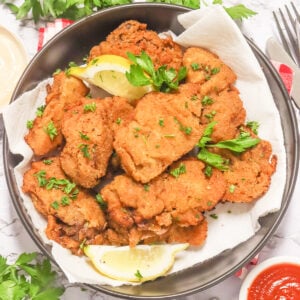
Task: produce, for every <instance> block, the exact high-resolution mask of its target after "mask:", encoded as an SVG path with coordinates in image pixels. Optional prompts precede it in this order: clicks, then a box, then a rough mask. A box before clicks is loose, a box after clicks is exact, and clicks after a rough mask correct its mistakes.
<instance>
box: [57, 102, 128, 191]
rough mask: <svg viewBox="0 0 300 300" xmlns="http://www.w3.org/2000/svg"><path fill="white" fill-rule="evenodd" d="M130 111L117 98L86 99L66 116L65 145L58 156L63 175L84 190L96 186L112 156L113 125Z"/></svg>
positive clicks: (64, 128)
mask: <svg viewBox="0 0 300 300" xmlns="http://www.w3.org/2000/svg"><path fill="white" fill-rule="evenodd" d="M132 110H133V108H132V107H131V106H130V105H129V104H128V103H127V101H126V99H123V98H120V97H114V98H105V99H85V101H84V102H83V103H82V104H81V105H78V106H76V107H73V108H72V109H70V110H69V111H68V112H66V113H65V115H64V118H63V121H62V134H63V136H64V137H65V139H66V144H65V146H64V148H63V150H62V152H61V154H60V162H61V166H62V169H63V170H64V172H65V173H66V174H67V175H68V176H69V177H70V178H71V179H72V180H73V181H74V182H75V183H76V184H79V185H81V186H83V187H85V188H92V187H94V186H95V185H97V184H98V183H99V181H100V178H101V177H103V176H104V175H105V174H106V169H107V165H108V161H109V158H110V156H111V154H112V150H113V147H112V143H113V133H112V126H113V124H115V125H114V126H117V124H116V120H118V118H120V119H123V120H124V119H125V118H126V116H127V114H129V113H130V112H131V111H132Z"/></svg>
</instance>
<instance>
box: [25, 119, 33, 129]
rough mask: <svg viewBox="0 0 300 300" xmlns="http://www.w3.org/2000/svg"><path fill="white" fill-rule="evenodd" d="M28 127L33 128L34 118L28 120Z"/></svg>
mask: <svg viewBox="0 0 300 300" xmlns="http://www.w3.org/2000/svg"><path fill="white" fill-rule="evenodd" d="M26 127H27V128H28V129H31V128H32V127H33V120H28V121H27V122H26Z"/></svg>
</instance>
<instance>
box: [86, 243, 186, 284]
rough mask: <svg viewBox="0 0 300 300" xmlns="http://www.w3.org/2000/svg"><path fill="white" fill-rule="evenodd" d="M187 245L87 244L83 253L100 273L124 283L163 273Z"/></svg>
mask: <svg viewBox="0 0 300 300" xmlns="http://www.w3.org/2000/svg"><path fill="white" fill-rule="evenodd" d="M188 246H189V244H188V243H184V244H162V245H138V246H136V247H134V248H130V247H129V246H123V247H116V246H101V245H88V246H86V247H85V248H84V253H85V255H86V256H87V257H89V259H90V260H91V262H92V264H93V266H94V267H95V269H96V270H97V271H99V272H100V273H101V274H102V275H104V276H107V277H109V278H112V279H116V280H120V281H127V282H145V281H149V280H154V279H156V278H158V277H160V276H163V275H165V274H166V273H167V272H168V271H169V270H170V269H171V267H172V266H173V264H174V262H175V255H176V254H177V253H178V252H180V251H183V250H185V249H186V248H187V247H188Z"/></svg>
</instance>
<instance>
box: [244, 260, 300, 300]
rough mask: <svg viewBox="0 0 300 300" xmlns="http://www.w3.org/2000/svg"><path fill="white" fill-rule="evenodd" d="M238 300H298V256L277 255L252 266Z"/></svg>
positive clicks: (299, 262)
mask: <svg viewBox="0 0 300 300" xmlns="http://www.w3.org/2000/svg"><path fill="white" fill-rule="evenodd" d="M239 300H300V256H299V257H295V256H277V257H273V258H269V259H267V260H265V261H263V262H261V263H260V264H258V265H257V266H256V267H254V268H253V269H252V270H251V271H250V272H249V274H248V275H247V276H246V278H245V279H244V281H243V283H242V286H241V289H240V294H239Z"/></svg>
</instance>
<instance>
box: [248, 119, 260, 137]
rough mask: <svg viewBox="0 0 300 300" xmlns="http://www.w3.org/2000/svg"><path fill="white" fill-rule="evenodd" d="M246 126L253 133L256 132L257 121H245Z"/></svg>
mask: <svg viewBox="0 0 300 300" xmlns="http://www.w3.org/2000/svg"><path fill="white" fill-rule="evenodd" d="M246 126H247V127H249V128H250V129H251V130H252V131H253V133H255V134H258V128H259V123H258V122H256V121H249V122H247V123H246Z"/></svg>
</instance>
